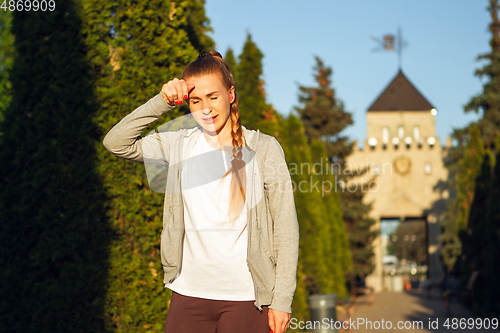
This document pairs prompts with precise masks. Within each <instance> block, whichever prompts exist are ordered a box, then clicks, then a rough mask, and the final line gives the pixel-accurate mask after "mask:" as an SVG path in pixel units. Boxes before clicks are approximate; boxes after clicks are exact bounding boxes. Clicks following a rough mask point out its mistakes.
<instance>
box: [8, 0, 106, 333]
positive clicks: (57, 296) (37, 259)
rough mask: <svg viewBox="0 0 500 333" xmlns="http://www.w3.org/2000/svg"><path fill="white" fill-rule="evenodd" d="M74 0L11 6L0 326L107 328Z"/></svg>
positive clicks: (82, 51)
mask: <svg viewBox="0 0 500 333" xmlns="http://www.w3.org/2000/svg"><path fill="white" fill-rule="evenodd" d="M76 4H77V3H75V2H74V1H72V0H68V1H61V2H58V1H56V2H55V6H56V8H55V10H53V11H49V10H47V11H33V10H31V11H27V10H26V11H15V12H13V20H12V33H13V35H14V36H15V38H14V48H15V58H14V61H13V64H12V71H11V72H10V76H9V80H10V82H11V84H12V90H11V91H12V99H11V101H10V103H9V105H8V107H7V108H6V109H5V111H4V117H3V120H2V122H1V124H0V132H1V133H2V134H3V136H2V138H1V140H0V160H1V161H2V162H1V163H0V172H1V174H2V177H1V178H0V228H1V230H0V265H1V267H2V269H0V331H1V332H47V333H48V332H51V333H56V332H61V333H62V332H106V329H105V326H106V325H105V322H106V315H105V313H106V310H105V298H106V287H107V274H108V268H109V262H108V261H109V251H108V247H109V243H110V237H111V232H110V229H109V223H108V221H107V219H106V212H105V208H104V202H105V196H104V189H103V184H102V179H101V176H100V175H99V174H98V170H99V166H98V165H97V163H96V161H97V156H96V155H97V152H96V147H97V146H98V145H100V141H99V140H100V131H99V130H98V128H97V126H96V125H95V123H93V121H92V117H94V116H95V112H96V98H95V95H94V91H93V88H92V80H91V76H90V74H89V73H90V71H89V66H88V63H87V61H86V52H87V49H86V47H85V45H84V43H83V41H82V36H81V24H82V21H81V17H80V13H81V8H79V7H78V6H77V5H76ZM49 5H50V4H49ZM2 15H3V14H2ZM3 17H4V18H5V16H3ZM4 33H7V32H5V31H3V30H2V34H4ZM4 41H5V39H4V40H3V41H2V42H4ZM4 45H5V44H4ZM4 51H5V49H2V52H4ZM2 101H5V100H2Z"/></svg>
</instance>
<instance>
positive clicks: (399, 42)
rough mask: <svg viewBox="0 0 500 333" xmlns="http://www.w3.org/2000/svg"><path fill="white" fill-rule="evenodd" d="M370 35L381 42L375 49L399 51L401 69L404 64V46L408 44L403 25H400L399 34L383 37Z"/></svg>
mask: <svg viewBox="0 0 500 333" xmlns="http://www.w3.org/2000/svg"><path fill="white" fill-rule="evenodd" d="M370 37H371V38H372V39H373V40H375V41H376V42H377V43H378V44H379V47H377V48H375V49H374V50H373V51H396V52H397V53H398V64H399V69H401V67H402V66H403V46H406V42H403V33H402V32H401V27H398V33H397V35H394V34H386V35H384V37H382V39H381V38H377V37H375V36H373V35H370Z"/></svg>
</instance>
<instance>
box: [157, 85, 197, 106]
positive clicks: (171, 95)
mask: <svg viewBox="0 0 500 333" xmlns="http://www.w3.org/2000/svg"><path fill="white" fill-rule="evenodd" d="M193 89H194V85H192V84H190V85H188V84H187V83H186V81H184V80H179V79H177V78H175V79H173V80H170V81H168V83H165V84H164V85H163V86H162V88H161V96H162V97H163V99H164V100H165V102H167V103H168V104H170V105H171V106H174V104H175V105H181V104H182V101H183V100H187V98H188V95H189V92H190V91H191V90H193Z"/></svg>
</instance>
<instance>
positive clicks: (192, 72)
mask: <svg viewBox="0 0 500 333" xmlns="http://www.w3.org/2000/svg"><path fill="white" fill-rule="evenodd" d="M214 73H215V74H218V76H219V78H220V79H221V82H222V84H223V85H224V87H226V88H227V89H230V88H231V87H233V86H234V87H235V88H236V83H235V81H234V78H233V74H232V73H231V69H230V68H229V66H228V64H227V63H226V62H225V61H224V60H223V59H222V55H221V54H220V53H219V52H217V51H210V52H205V51H203V52H201V53H200V55H199V56H198V59H197V60H195V61H193V62H192V63H190V64H189V65H188V66H187V67H186V69H185V70H184V73H183V75H182V77H183V78H186V77H193V76H201V75H208V74H214ZM234 95H235V98H234V101H233V102H232V103H231V110H230V119H231V137H232V139H233V140H232V145H233V150H232V154H231V168H230V169H229V170H228V171H227V172H226V174H225V175H224V177H223V179H224V178H225V177H226V176H227V175H229V174H230V173H231V172H232V177H231V183H230V185H229V198H230V199H229V200H230V201H229V212H228V215H229V219H230V220H234V219H236V218H237V217H238V216H239V214H240V213H241V211H242V209H243V205H244V204H245V199H246V194H245V189H246V182H247V177H246V171H245V161H244V160H243V146H244V145H246V143H245V139H244V136H243V129H242V127H241V120H240V110H239V109H238V94H237V93H236V90H235V91H234Z"/></svg>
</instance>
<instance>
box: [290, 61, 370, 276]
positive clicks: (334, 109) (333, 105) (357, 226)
mask: <svg viewBox="0 0 500 333" xmlns="http://www.w3.org/2000/svg"><path fill="white" fill-rule="evenodd" d="M315 59H316V65H315V67H314V73H315V74H314V78H315V80H316V83H317V86H314V87H304V86H300V87H299V90H300V93H299V102H300V104H301V107H296V110H297V111H298V113H299V114H300V115H301V119H302V121H303V122H304V127H305V130H306V133H307V135H308V137H309V138H310V140H314V139H319V140H322V141H323V143H324V145H325V147H326V154H327V157H328V158H327V160H328V161H329V162H331V163H334V164H333V165H330V167H331V169H332V170H334V171H336V173H337V174H335V175H334V177H335V178H334V179H335V184H336V185H337V184H338V183H339V181H345V182H347V181H349V180H350V179H349V177H348V174H347V173H344V172H343V171H344V167H343V166H344V164H345V160H346V157H347V156H348V155H349V154H350V153H351V152H352V145H353V144H352V143H351V142H349V140H348V138H347V137H345V136H343V135H342V133H341V132H342V131H343V130H344V129H345V128H346V127H347V126H349V125H350V124H352V118H351V114H350V113H349V112H347V111H346V110H345V109H344V103H343V102H342V101H341V100H340V99H338V98H337V97H336V96H335V90H334V89H333V88H332V86H331V84H332V81H331V75H332V69H331V68H330V67H327V66H325V65H324V63H323V61H322V60H321V59H320V58H318V57H316V58H315ZM332 166H333V167H332ZM336 190H337V191H339V192H340V202H341V208H342V219H343V221H344V223H345V229H346V230H347V234H348V237H349V243H350V250H351V254H352V272H353V274H354V276H356V277H358V278H359V279H363V278H364V277H365V276H366V275H368V274H369V273H370V272H371V271H372V270H373V267H374V266H373V262H372V258H373V247H372V245H371V244H372V242H373V240H374V238H375V237H376V235H377V233H376V232H374V231H373V230H372V226H373V225H374V224H375V220H374V219H372V218H370V217H369V216H368V213H369V211H370V209H371V206H370V205H366V204H364V203H363V201H362V200H363V195H364V194H363V193H361V189H358V190H356V191H350V190H347V189H342V188H338V187H336Z"/></svg>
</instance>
